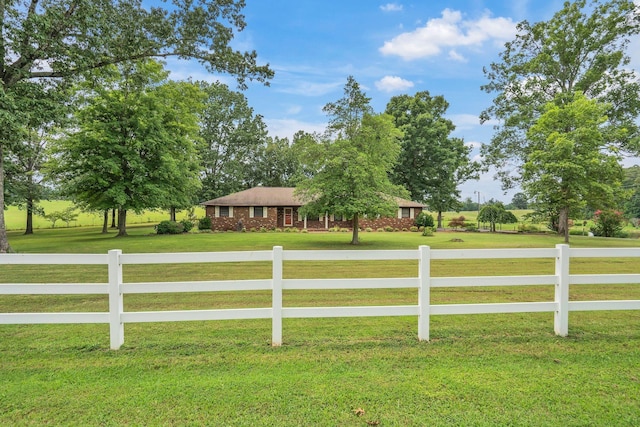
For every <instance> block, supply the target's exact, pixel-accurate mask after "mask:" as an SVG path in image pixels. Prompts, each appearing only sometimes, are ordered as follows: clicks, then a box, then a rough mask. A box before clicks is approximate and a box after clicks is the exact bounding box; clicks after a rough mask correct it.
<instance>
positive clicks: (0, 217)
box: [0, 142, 11, 253]
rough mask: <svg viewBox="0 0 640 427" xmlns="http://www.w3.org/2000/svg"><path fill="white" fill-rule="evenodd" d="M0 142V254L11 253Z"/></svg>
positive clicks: (0, 145)
mask: <svg viewBox="0 0 640 427" xmlns="http://www.w3.org/2000/svg"><path fill="white" fill-rule="evenodd" d="M3 148H4V147H3V146H2V142H0V253H7V252H11V246H9V238H8V237H7V228H6V226H5V223H4V150H3Z"/></svg>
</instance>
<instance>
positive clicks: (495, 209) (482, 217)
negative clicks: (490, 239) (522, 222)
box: [478, 202, 518, 233]
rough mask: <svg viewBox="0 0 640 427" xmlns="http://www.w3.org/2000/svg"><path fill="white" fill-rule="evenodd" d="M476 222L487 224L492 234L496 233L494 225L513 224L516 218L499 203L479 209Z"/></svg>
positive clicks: (516, 220)
mask: <svg viewBox="0 0 640 427" xmlns="http://www.w3.org/2000/svg"><path fill="white" fill-rule="evenodd" d="M478 222H487V223H489V227H490V229H491V232H492V233H495V232H496V224H514V223H516V222H518V218H516V216H515V215H514V214H513V212H509V211H508V210H506V209H505V207H504V205H503V204H502V203H500V202H497V203H491V204H486V205H484V206H483V207H482V209H480V213H479V214H478Z"/></svg>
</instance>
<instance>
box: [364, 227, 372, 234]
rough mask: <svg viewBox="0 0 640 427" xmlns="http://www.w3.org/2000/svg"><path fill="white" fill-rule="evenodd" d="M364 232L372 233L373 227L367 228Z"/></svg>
mask: <svg viewBox="0 0 640 427" xmlns="http://www.w3.org/2000/svg"><path fill="white" fill-rule="evenodd" d="M364 231H366V232H367V233H371V232H372V231H373V229H372V228H371V227H367V228H365V229H364Z"/></svg>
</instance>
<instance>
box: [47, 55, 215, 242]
mask: <svg viewBox="0 0 640 427" xmlns="http://www.w3.org/2000/svg"><path fill="white" fill-rule="evenodd" d="M107 70H108V71H111V72H112V73H111V74H109V75H107V77H106V78H105V79H103V80H102V84H101V85H99V86H97V87H96V88H95V89H94V91H86V92H85V96H86V105H85V106H84V107H83V108H81V109H80V110H79V111H78V113H77V119H78V124H77V126H78V129H77V131H75V132H72V133H71V134H70V135H69V136H68V137H66V138H61V139H60V140H58V141H57V142H56V144H55V146H54V147H55V148H54V158H53V160H52V164H51V170H52V173H53V175H54V176H55V177H56V178H58V179H59V181H60V184H61V189H62V191H63V192H64V193H65V194H67V195H69V196H71V197H72V198H74V199H75V200H77V201H79V202H81V203H82V204H84V205H85V206H87V207H89V208H90V209H95V210H103V211H104V210H107V209H109V208H117V209H118V215H119V217H118V227H119V231H118V235H126V212H127V210H133V211H137V212H138V211H141V210H144V209H154V208H169V207H185V206H191V205H192V203H193V196H194V195H195V193H196V192H197V190H198V188H199V185H200V181H199V176H198V174H199V163H198V159H197V155H196V147H195V137H196V135H197V129H198V128H197V112H198V109H199V108H200V107H201V104H200V102H201V100H202V98H203V96H202V93H201V92H200V91H199V89H198V87H197V86H195V85H193V84H191V83H180V82H170V81H167V80H166V78H167V75H168V73H167V72H165V71H164V70H163V69H162V66H161V64H159V63H157V62H155V61H152V60H147V61H138V62H135V63H131V64H129V63H121V64H118V65H117V66H111V67H110V68H108V69H107Z"/></svg>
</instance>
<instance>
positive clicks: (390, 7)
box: [380, 3, 402, 12]
mask: <svg viewBox="0 0 640 427" xmlns="http://www.w3.org/2000/svg"><path fill="white" fill-rule="evenodd" d="M380 10H382V11H383V12H400V11H402V5H401V4H398V3H387V4H383V5H380Z"/></svg>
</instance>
